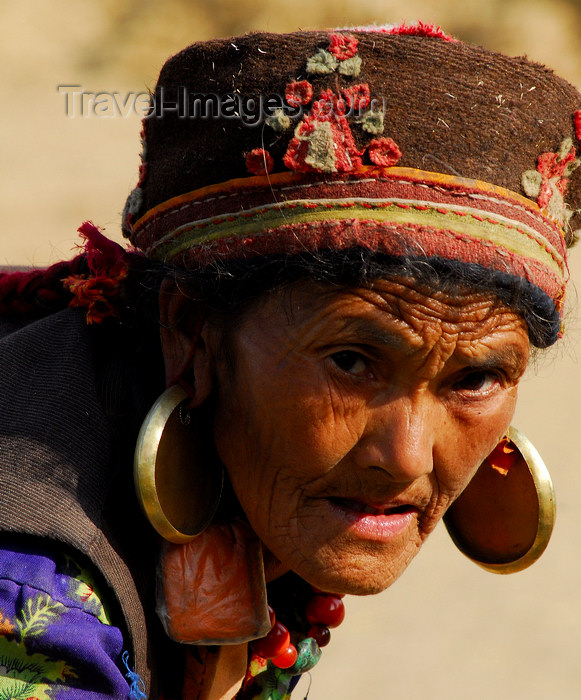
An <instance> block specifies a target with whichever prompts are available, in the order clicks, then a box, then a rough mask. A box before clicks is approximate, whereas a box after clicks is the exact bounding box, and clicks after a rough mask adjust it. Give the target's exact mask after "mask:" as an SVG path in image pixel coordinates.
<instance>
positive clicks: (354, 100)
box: [341, 83, 371, 110]
mask: <svg viewBox="0 0 581 700" xmlns="http://www.w3.org/2000/svg"><path fill="white" fill-rule="evenodd" d="M341 94H342V95H343V97H344V98H345V102H347V104H348V105H349V107H350V108H351V109H353V110H355V109H357V110H360V109H365V107H369V103H370V102H371V95H370V93H369V85H368V84H367V83H361V84H360V85H353V86H352V87H348V88H344V89H343V90H341Z"/></svg>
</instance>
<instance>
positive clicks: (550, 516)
mask: <svg viewBox="0 0 581 700" xmlns="http://www.w3.org/2000/svg"><path fill="white" fill-rule="evenodd" d="M444 522H445V524H446V528H447V530H448V533H449V534H450V536H451V538H452V541H453V542H454V544H455V545H456V546H457V547H458V549H459V550H460V551H461V552H462V553H463V554H465V555H466V556H467V557H469V558H470V559H472V561H474V562H475V563H476V564H478V565H479V566H481V567H482V568H483V569H486V570H487V571H490V572H492V573H496V574H511V573H515V572H517V571H522V570H523V569H526V568H527V567H528V566H530V565H531V564H533V563H534V562H535V561H536V560H537V559H538V558H539V557H540V556H541V554H542V553H543V552H544V551H545V549H546V547H547V545H548V543H549V539H550V537H551V532H552V530H553V525H554V522H555V496H554V491H553V483H552V481H551V477H550V475H549V472H548V470H547V468H546V466H545V464H544V462H543V460H542V459H541V456H540V455H539V453H538V452H537V450H536V449H535V448H534V446H533V445H532V443H531V442H530V440H528V439H527V438H526V437H525V436H524V435H523V434H522V433H520V432H519V431H518V430H516V429H515V428H513V427H510V428H509V430H508V433H507V437H506V438H504V439H503V440H501V442H500V443H499V445H498V446H497V447H496V448H495V449H494V450H493V452H492V453H491V454H490V455H489V456H488V457H487V459H485V460H484V462H483V463H482V465H481V466H480V467H479V469H478V471H477V472H476V474H475V476H474V477H473V479H472V480H471V481H470V483H469V484H468V486H467V487H466V489H465V490H464V491H463V492H462V494H461V495H460V496H459V497H458V499H457V500H456V501H455V502H454V503H453V504H452V506H451V507H450V508H449V510H448V512H447V513H446V515H445V516H444Z"/></svg>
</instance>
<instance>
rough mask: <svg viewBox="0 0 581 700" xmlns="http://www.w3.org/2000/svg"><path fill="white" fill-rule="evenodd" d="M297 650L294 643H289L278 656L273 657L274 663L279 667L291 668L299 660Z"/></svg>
mask: <svg viewBox="0 0 581 700" xmlns="http://www.w3.org/2000/svg"><path fill="white" fill-rule="evenodd" d="M297 656H298V654H297V650H296V647H295V646H294V644H289V645H288V647H287V648H286V649H285V650H284V651H283V652H282V654H279V655H278V656H277V657H276V658H274V659H272V663H273V664H274V665H275V666H276V667H277V668H290V667H291V666H292V665H293V664H294V663H295V661H296V660H297Z"/></svg>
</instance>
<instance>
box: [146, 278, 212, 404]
mask: <svg viewBox="0 0 581 700" xmlns="http://www.w3.org/2000/svg"><path fill="white" fill-rule="evenodd" d="M159 316H160V333H161V348H162V353H163V360H164V364H165V381H166V386H167V387H170V386H172V385H173V384H175V383H176V382H177V381H178V380H184V382H185V383H187V384H188V385H190V386H191V389H192V391H191V392H190V396H191V399H192V401H191V405H190V408H195V407H196V406H199V405H201V404H202V403H203V402H204V401H205V400H206V399H207V398H208V396H209V395H210V392H211V390H212V377H213V363H212V351H211V348H210V347H209V343H208V333H207V330H208V329H207V328H206V323H205V320H204V312H203V310H202V309H199V308H197V307H196V305H195V304H194V303H193V302H192V300H191V299H188V297H187V296H185V295H184V294H183V293H182V292H181V291H180V289H179V287H178V286H177V285H176V284H175V283H174V282H172V281H171V280H169V279H166V280H164V281H163V283H162V285H161V288H160V291H159Z"/></svg>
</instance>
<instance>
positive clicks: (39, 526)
mask: <svg viewBox="0 0 581 700" xmlns="http://www.w3.org/2000/svg"><path fill="white" fill-rule="evenodd" d="M0 336H1V338H0V479H1V493H2V497H1V499H0V529H2V530H3V532H4V537H10V536H12V534H10V535H8V534H7V533H14V535H17V534H18V535H21V536H34V537H36V538H46V539H48V540H51V541H56V542H58V543H63V544H64V545H66V546H68V547H72V548H73V549H74V550H76V551H77V552H79V553H81V554H82V555H84V556H86V557H87V558H88V559H89V560H90V562H92V563H93V565H94V567H96V568H97V570H98V571H99V572H100V574H101V575H102V577H103V579H104V581H105V583H106V585H107V588H108V589H109V590H110V591H112V592H113V593H114V598H115V599H116V603H115V604H116V605H118V614H117V616H115V615H114V619H115V617H116V619H115V622H116V624H117V625H118V626H119V627H121V629H122V631H123V632H124V634H125V636H126V639H127V642H126V647H128V648H129V649H130V650H132V652H133V653H132V658H133V663H134V664H135V670H136V671H137V673H139V674H140V675H141V677H142V678H143V680H144V681H145V683H146V686H147V690H148V697H157V695H158V692H157V690H156V689H155V687H156V666H155V664H154V660H155V662H156V663H157V665H158V666H160V663H159V660H160V658H163V657H165V655H166V654H168V655H169V656H175V645H173V644H170V643H169V642H168V641H167V638H166V637H165V634H164V633H163V631H162V629H161V626H160V624H159V622H158V620H157V617H156V615H155V612H154V610H155V590H154V588H155V566H156V561H157V552H158V546H159V544H158V540H157V537H156V535H155V533H154V531H153V529H152V528H151V526H150V525H149V523H147V521H146V520H145V518H144V516H143V515H142V513H141V510H140V508H139V505H138V503H137V500H136V497H135V491H134V487H133V474H132V464H133V450H134V446H135V439H136V436H137V432H138V430H139V426H140V424H141V422H142V420H143V418H144V416H145V414H146V413H147V411H148V410H149V408H150V406H151V404H152V403H153V401H154V399H155V398H156V397H157V395H158V394H159V393H161V391H162V390H163V385H162V381H163V380H162V376H161V371H160V370H161V366H160V361H159V351H158V349H157V348H155V347H151V346H148V345H147V343H145V344H143V343H142V341H141V340H138V339H137V336H136V333H135V331H134V329H130V328H127V327H125V326H123V324H120V323H119V324H117V323H112V322H107V323H106V324H104V325H103V326H102V327H100V326H95V327H93V326H87V325H86V323H85V315H84V313H83V312H82V311H78V310H72V309H67V310H64V311H61V312H59V313H57V314H54V315H52V316H49V317H47V318H44V319H41V320H38V321H35V322H33V323H30V324H28V325H24V326H21V327H20V328H18V327H17V326H15V325H10V324H7V323H3V324H2V325H0ZM171 647H173V650H174V653H172V650H171ZM152 683H153V685H152ZM152 688H153V689H152Z"/></svg>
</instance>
